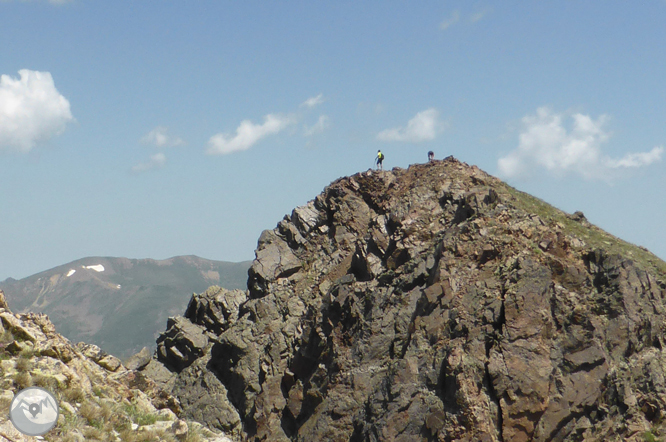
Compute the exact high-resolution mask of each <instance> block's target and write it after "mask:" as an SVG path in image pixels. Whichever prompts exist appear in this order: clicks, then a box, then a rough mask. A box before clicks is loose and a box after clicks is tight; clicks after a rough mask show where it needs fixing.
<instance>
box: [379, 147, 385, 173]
mask: <svg viewBox="0 0 666 442" xmlns="http://www.w3.org/2000/svg"><path fill="white" fill-rule="evenodd" d="M382 162H384V154H383V153H382V151H381V150H378V151H377V169H378V170H384V167H383V166H382Z"/></svg>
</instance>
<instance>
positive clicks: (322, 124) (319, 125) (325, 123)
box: [303, 115, 331, 137]
mask: <svg viewBox="0 0 666 442" xmlns="http://www.w3.org/2000/svg"><path fill="white" fill-rule="evenodd" d="M329 121H330V119H329V118H328V116H326V115H320V116H319V120H317V122H316V123H315V124H314V125H313V126H311V127H308V126H305V130H304V131H303V135H304V136H306V137H311V136H313V135H316V134H320V133H322V132H323V131H325V130H326V129H328V128H329V127H330V126H331V123H330V122H329Z"/></svg>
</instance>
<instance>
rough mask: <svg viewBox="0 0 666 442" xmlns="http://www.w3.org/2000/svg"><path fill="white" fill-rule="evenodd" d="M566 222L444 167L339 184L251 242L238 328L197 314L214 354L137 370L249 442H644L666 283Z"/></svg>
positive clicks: (188, 411) (200, 304) (199, 307)
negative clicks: (165, 366) (252, 256)
mask: <svg viewBox="0 0 666 442" xmlns="http://www.w3.org/2000/svg"><path fill="white" fill-rule="evenodd" d="M535 207H536V208H538V209H539V214H538V215H537V214H534V213H532V211H533V210H534V208H535ZM566 217H567V215H566V214H564V213H563V212H560V211H558V210H557V209H554V208H550V207H548V206H547V205H545V204H544V203H543V202H539V201H536V200H534V199H532V198H531V197H529V196H528V195H524V194H520V193H519V192H516V191H515V190H513V189H509V188H507V187H506V186H505V185H504V184H503V183H501V182H500V181H499V180H497V179H495V178H493V177H491V176H489V175H487V174H485V173H484V172H483V171H481V170H479V169H478V168H475V167H470V166H468V165H466V164H464V163H460V162H458V161H457V160H455V159H453V158H447V159H446V160H444V161H435V162H432V163H429V164H427V165H415V166H411V167H410V168H409V169H406V170H403V169H396V170H393V171H391V172H383V173H364V174H357V175H355V176H353V177H349V178H342V179H340V180H337V181H335V182H334V183H332V184H331V185H330V186H329V187H327V188H326V189H325V190H324V192H323V193H322V195H320V196H318V197H317V198H316V199H315V200H314V201H312V202H310V203H308V204H307V205H306V206H303V207H300V208H297V209H295V210H294V211H293V212H292V214H291V216H287V217H285V218H284V219H283V220H282V221H280V222H279V224H278V227H277V228H276V229H274V230H270V231H265V232H263V233H262V235H261V237H260V239H259V242H258V246H257V251H256V256H257V259H256V260H255V262H254V264H253V266H252V268H251V269H250V271H249V280H248V285H249V289H250V296H249V297H248V298H249V299H246V298H242V297H241V296H240V295H239V298H238V299H239V300H238V302H237V303H236V304H234V305H235V306H237V309H236V307H226V306H224V305H218V304H216V303H215V302H217V301H215V296H214V293H213V292H211V293H206V294H202V295H197V296H195V297H193V300H192V301H191V303H190V306H189V307H188V310H187V314H186V318H187V319H182V321H181V322H182V323H179V325H178V327H177V329H178V330H184V329H186V328H187V326H186V325H185V321H189V322H190V323H192V325H194V324H197V325H196V327H199V326H200V329H199V332H197V333H199V335H202V336H208V337H210V344H209V345H210V351H208V350H206V349H204V350H203V351H201V352H199V353H190V354H189V355H187V356H186V353H187V352H186V349H187V348H190V347H192V346H193V345H192V344H191V341H192V339H191V338H188V337H187V336H185V335H178V333H175V332H173V331H172V326H173V324H171V325H170V326H169V327H170V328H169V330H168V331H167V332H166V333H165V334H164V335H163V337H162V338H160V339H161V340H160V345H159V346H158V350H157V359H158V360H161V361H169V360H170V358H171V359H184V358H189V359H188V364H189V365H188V366H186V367H183V366H180V367H177V366H175V365H171V366H170V368H171V369H172V370H173V372H170V371H168V370H167V371H160V370H156V364H157V365H159V364H158V363H157V362H154V364H153V363H152V362H151V364H152V365H151V364H148V366H147V367H146V370H151V371H153V372H156V373H158V375H159V376H164V375H166V374H167V373H168V374H169V375H173V376H175V379H174V380H173V383H172V385H173V387H172V392H173V393H174V395H176V396H177V397H178V398H180V400H181V401H182V403H183V413H184V414H183V415H184V416H187V417H190V418H193V419H196V420H198V421H200V422H204V423H206V424H207V425H209V426H211V427H215V428H218V429H223V430H225V431H228V432H232V433H233V434H234V435H236V436H238V437H239V438H241V439H243V440H248V441H260V440H267V441H287V440H292V441H306V440H307V441H309V440H345V441H347V440H353V441H361V440H386V441H389V440H392V441H414V440H416V441H425V440H432V441H435V440H441V441H470V442H471V441H484V442H500V441H509V440H510V441H512V442H513V441H518V442H521V441H525V442H527V441H534V442H546V441H551V440H557V441H565V440H623V441H625V440H626V441H632V442H633V441H640V440H642V437H643V433H644V432H645V431H647V429H650V428H655V431H657V430H659V431H662V427H663V425H662V424H661V423H660V422H662V421H663V416H666V399H665V398H666V355H665V354H664V353H663V351H662V346H663V344H664V338H663V334H664V331H666V319H664V318H666V315H665V313H666V305H665V302H664V299H665V298H666V293H665V292H664V288H665V287H664V284H663V283H659V282H658V281H663V280H665V279H666V276H665V275H664V274H663V270H659V268H663V267H664V265H663V263H661V262H659V263H657V262H656V261H654V260H653V261H649V262H647V263H646V262H642V263H640V262H634V261H631V260H629V259H628V258H627V257H626V256H618V255H615V254H613V253H610V252H609V250H610V249H611V248H613V247H612V246H613V244H614V241H616V240H615V239H614V238H613V237H611V236H610V235H606V234H605V233H604V232H602V231H600V230H598V229H596V228H595V231H594V235H588V236H581V234H580V229H581V228H585V226H586V225H587V222H586V221H585V220H584V218H583V217H582V215H581V216H580V217H577V218H578V221H579V222H580V223H581V224H579V225H577V227H576V229H572V227H571V222H570V221H568V220H567V219H566ZM581 225H582V226H581ZM583 238H585V240H583ZM600 238H601V239H600ZM623 247H625V248H626V247H629V246H627V245H623ZM634 251H635V252H636V256H638V254H639V252H640V250H638V249H634ZM640 253H642V252H640ZM651 259H653V258H651ZM655 263H656V264H655ZM225 299H226V298H225ZM234 311H237V315H236V314H235V313H233V312H234ZM234 315H236V316H234ZM230 317H232V318H233V320H229V318H230ZM174 330H175V329H174ZM167 342H168V345H167ZM188 342H190V343H189V344H188ZM211 344H212V345H211ZM206 348H208V347H206ZM164 370H166V369H164ZM164 377H167V378H168V376H164ZM165 384H166V382H165Z"/></svg>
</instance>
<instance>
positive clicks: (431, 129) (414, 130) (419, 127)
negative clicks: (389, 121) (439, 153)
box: [377, 108, 443, 143]
mask: <svg viewBox="0 0 666 442" xmlns="http://www.w3.org/2000/svg"><path fill="white" fill-rule="evenodd" d="M442 130H443V124H442V123H441V122H440V121H439V112H438V111H437V109H435V108H430V109H426V110H424V111H422V112H419V113H417V114H416V116H415V117H414V118H412V119H411V120H409V121H408V122H407V127H405V128H402V127H397V128H393V129H386V130H383V131H381V132H380V133H378V134H377V139H378V140H380V141H405V142H408V143H420V142H423V141H430V140H434V139H435V137H436V136H437V134H438V133H439V132H441V131H442Z"/></svg>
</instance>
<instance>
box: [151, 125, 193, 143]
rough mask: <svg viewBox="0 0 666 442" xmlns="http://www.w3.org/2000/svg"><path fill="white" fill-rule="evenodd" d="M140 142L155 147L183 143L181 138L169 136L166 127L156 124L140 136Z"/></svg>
mask: <svg viewBox="0 0 666 442" xmlns="http://www.w3.org/2000/svg"><path fill="white" fill-rule="evenodd" d="M141 142H142V143H144V144H150V145H152V146H155V147H173V146H181V145H183V144H185V142H184V141H183V140H182V139H181V138H178V137H172V136H170V135H169V134H168V129H167V128H166V127H164V126H157V127H156V128H155V129H153V130H151V131H150V132H148V133H147V134H146V135H144V136H143V138H141Z"/></svg>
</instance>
